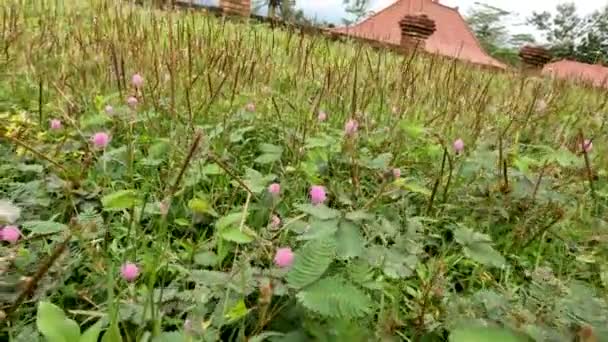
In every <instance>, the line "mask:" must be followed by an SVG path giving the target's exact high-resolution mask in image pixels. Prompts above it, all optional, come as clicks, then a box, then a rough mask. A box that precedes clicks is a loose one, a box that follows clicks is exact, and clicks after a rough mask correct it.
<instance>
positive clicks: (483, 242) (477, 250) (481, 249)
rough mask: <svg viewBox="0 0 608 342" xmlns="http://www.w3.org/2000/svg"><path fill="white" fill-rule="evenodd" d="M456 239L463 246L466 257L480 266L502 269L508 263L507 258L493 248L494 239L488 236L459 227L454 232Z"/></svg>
mask: <svg viewBox="0 0 608 342" xmlns="http://www.w3.org/2000/svg"><path fill="white" fill-rule="evenodd" d="M454 238H455V240H456V242H458V243H459V244H461V245H462V246H463V250H464V253H465V255H466V256H468V257H469V258H471V259H473V260H475V261H477V262H478V263H480V264H483V265H487V266H494V267H502V266H503V265H504V264H505V263H506V260H505V258H504V257H503V256H502V255H501V254H500V253H499V252H497V251H496V250H495V249H494V248H492V245H491V243H492V239H491V238H490V237H489V236H488V235H486V234H481V233H478V232H475V231H474V230H472V229H469V228H465V227H459V228H458V229H456V231H454Z"/></svg>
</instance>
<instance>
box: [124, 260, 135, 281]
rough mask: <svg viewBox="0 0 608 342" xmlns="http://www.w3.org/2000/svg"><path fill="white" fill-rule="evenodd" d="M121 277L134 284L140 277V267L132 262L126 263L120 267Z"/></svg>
mask: <svg viewBox="0 0 608 342" xmlns="http://www.w3.org/2000/svg"><path fill="white" fill-rule="evenodd" d="M120 275H121V276H122V278H123V279H124V280H126V281H128V282H132V281H134V280H135V279H137V277H138V276H139V267H137V265H135V264H134V263H132V262H126V263H125V264H124V265H122V267H120Z"/></svg>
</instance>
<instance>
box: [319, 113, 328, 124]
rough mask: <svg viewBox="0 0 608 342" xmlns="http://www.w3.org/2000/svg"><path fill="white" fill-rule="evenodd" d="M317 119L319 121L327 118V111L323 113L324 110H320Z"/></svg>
mask: <svg viewBox="0 0 608 342" xmlns="http://www.w3.org/2000/svg"><path fill="white" fill-rule="evenodd" d="M317 120H319V122H323V121H325V120H327V113H325V112H324V111H320V112H319V116H318V117H317Z"/></svg>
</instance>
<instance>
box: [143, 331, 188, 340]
mask: <svg viewBox="0 0 608 342" xmlns="http://www.w3.org/2000/svg"><path fill="white" fill-rule="evenodd" d="M186 341H188V340H187V339H186V336H184V334H183V333H181V332H179V331H164V332H162V333H160V335H158V336H156V337H154V338H153V339H152V342H186Z"/></svg>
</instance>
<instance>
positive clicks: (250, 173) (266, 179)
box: [243, 168, 276, 194]
mask: <svg viewBox="0 0 608 342" xmlns="http://www.w3.org/2000/svg"><path fill="white" fill-rule="evenodd" d="M275 178H276V175H273V174H269V175H262V174H261V173H259V172H258V171H256V170H254V169H251V168H247V169H246V170H245V179H244V180H243V182H244V183H245V185H247V187H249V189H250V190H251V191H252V192H253V193H256V194H259V193H261V192H262V191H265V190H266V186H267V185H268V183H270V182H272V181H273V180H274V179H275Z"/></svg>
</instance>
